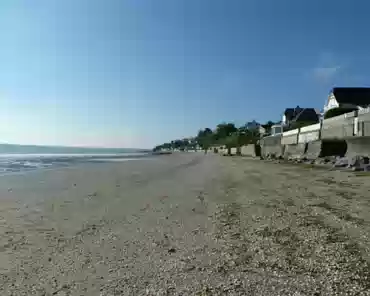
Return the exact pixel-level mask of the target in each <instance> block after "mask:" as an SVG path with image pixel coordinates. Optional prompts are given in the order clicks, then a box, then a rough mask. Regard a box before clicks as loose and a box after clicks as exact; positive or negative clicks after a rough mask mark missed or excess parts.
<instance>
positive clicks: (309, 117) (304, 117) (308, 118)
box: [292, 108, 319, 122]
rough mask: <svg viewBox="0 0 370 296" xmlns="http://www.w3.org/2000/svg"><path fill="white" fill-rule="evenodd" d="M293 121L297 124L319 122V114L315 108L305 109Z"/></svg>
mask: <svg viewBox="0 0 370 296" xmlns="http://www.w3.org/2000/svg"><path fill="white" fill-rule="evenodd" d="M292 121H295V122H318V121H319V114H317V112H316V110H315V109H314V108H304V109H302V111H301V112H300V113H299V114H297V115H296V116H295V117H294V119H293V120H292Z"/></svg>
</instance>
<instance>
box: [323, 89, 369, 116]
mask: <svg viewBox="0 0 370 296" xmlns="http://www.w3.org/2000/svg"><path fill="white" fill-rule="evenodd" d="M369 106H370V88H369V87H334V88H333V89H332V90H331V92H330V93H329V96H328V99H327V101H326V103H325V106H324V113H325V112H327V111H328V110H330V109H333V108H338V107H340V108H348V109H358V110H361V109H364V108H367V107H369Z"/></svg>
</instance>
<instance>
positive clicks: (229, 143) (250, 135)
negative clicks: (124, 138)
mask: <svg viewBox="0 0 370 296" xmlns="http://www.w3.org/2000/svg"><path fill="white" fill-rule="evenodd" d="M274 124H275V123H274V122H272V121H268V122H267V123H266V124H263V125H261V126H262V127H263V128H264V129H265V131H266V133H269V132H270V130H271V126H273V125H274ZM259 138H260V132H259V129H258V128H249V127H248V126H247V125H243V126H240V127H236V126H235V124H234V123H220V124H218V125H217V126H216V128H215V129H213V130H212V129H210V128H205V129H201V130H199V132H198V134H197V135H196V136H195V137H192V138H186V139H177V140H173V141H171V142H168V143H164V144H162V145H158V146H156V147H155V148H154V149H153V150H154V151H159V150H175V149H177V150H195V149H196V148H197V147H199V148H201V149H203V150H208V149H210V148H211V147H212V146H226V147H227V148H229V147H235V146H242V145H247V144H253V143H256V142H257V141H258V139H259Z"/></svg>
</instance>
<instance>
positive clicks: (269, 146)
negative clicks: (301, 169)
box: [260, 134, 284, 158]
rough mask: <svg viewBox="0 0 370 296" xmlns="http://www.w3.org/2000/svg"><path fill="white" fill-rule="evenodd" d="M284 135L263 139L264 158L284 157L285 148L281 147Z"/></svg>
mask: <svg viewBox="0 0 370 296" xmlns="http://www.w3.org/2000/svg"><path fill="white" fill-rule="evenodd" d="M281 138H282V135H281V134H279V135H274V136H268V137H265V138H262V139H261V141H260V143H261V156H262V157H263V158H279V157H283V155H284V146H283V145H281Z"/></svg>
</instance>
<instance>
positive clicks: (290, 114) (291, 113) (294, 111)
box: [284, 106, 304, 121]
mask: <svg viewBox="0 0 370 296" xmlns="http://www.w3.org/2000/svg"><path fill="white" fill-rule="evenodd" d="M302 110H304V109H303V108H301V107H299V106H297V107H296V108H286V109H285V111H284V115H285V117H286V119H287V120H289V121H290V120H293V119H294V118H295V117H296V116H297V115H298V114H299V113H301V112H302Z"/></svg>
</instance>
